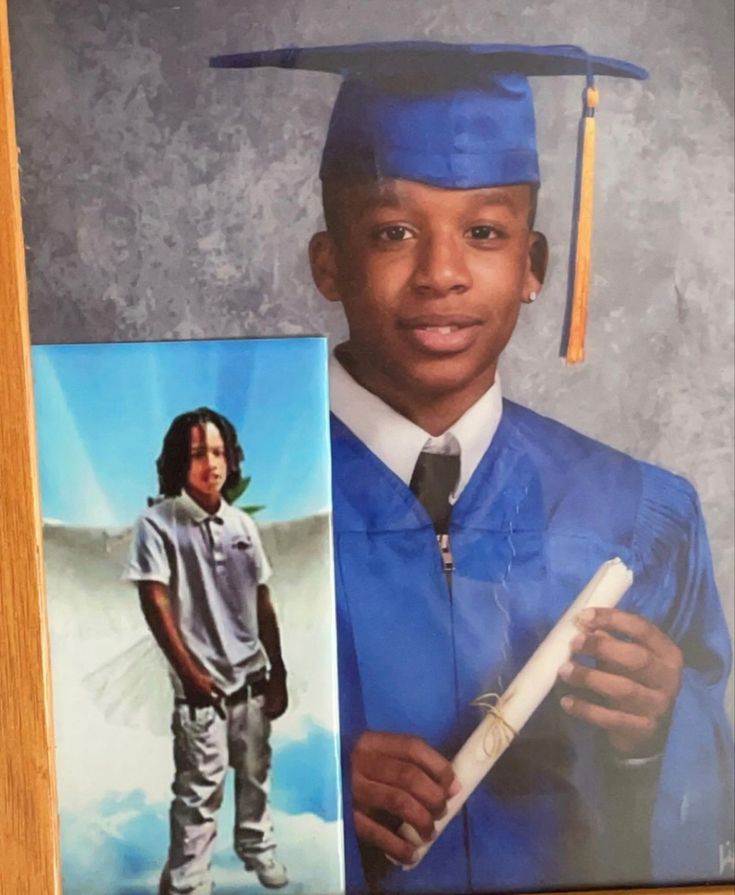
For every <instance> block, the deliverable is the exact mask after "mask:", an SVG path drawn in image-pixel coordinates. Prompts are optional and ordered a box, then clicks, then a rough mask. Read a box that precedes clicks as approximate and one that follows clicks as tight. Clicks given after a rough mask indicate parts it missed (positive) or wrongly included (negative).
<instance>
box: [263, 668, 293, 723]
mask: <svg viewBox="0 0 735 895" xmlns="http://www.w3.org/2000/svg"><path fill="white" fill-rule="evenodd" d="M287 708H288V690H287V689H286V675H285V673H282V672H273V671H271V675H270V677H269V678H268V682H267V683H266V685H265V702H264V704H263V714H264V715H265V716H266V718H268V719H269V720H270V721H275V720H276V718H280V717H281V715H282V714H283V713H284V712H285V711H286V709H287Z"/></svg>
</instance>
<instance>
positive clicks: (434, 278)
mask: <svg viewBox="0 0 735 895" xmlns="http://www.w3.org/2000/svg"><path fill="white" fill-rule="evenodd" d="M418 249H419V250H418V253H417V259H416V268H415V270H414V275H413V286H414V289H415V290H416V291H417V292H418V293H419V294H421V295H424V296H426V297H427V298H431V297H441V296H444V295H450V294H462V293H463V292H466V291H467V290H468V289H469V288H470V286H471V285H472V276H471V274H470V270H469V268H468V266H467V258H466V256H465V252H466V246H465V243H464V240H463V239H462V238H461V237H459V236H457V235H456V234H453V233H444V234H442V233H435V234H431V235H427V236H426V237H425V238H424V239H422V240H421V242H420V245H419V247H418Z"/></svg>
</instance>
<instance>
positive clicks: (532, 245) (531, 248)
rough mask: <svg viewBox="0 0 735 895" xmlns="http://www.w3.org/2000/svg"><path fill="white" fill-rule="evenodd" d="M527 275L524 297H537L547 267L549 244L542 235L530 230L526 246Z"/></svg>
mask: <svg viewBox="0 0 735 895" xmlns="http://www.w3.org/2000/svg"><path fill="white" fill-rule="evenodd" d="M528 260H529V265H528V273H527V274H526V295H529V294H530V293H531V292H533V293H535V294H536V295H538V293H539V292H540V291H541V287H542V286H543V285H544V280H545V279H546V268H547V267H548V266H549V243H548V242H547V240H546V237H545V236H544V234H543V233H541V232H539V231H538V230H532V231H531V235H530V238H529V245H528Z"/></svg>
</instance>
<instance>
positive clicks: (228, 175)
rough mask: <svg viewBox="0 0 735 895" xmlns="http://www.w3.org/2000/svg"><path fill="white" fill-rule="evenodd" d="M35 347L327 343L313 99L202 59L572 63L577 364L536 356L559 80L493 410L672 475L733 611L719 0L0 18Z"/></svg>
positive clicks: (84, 4) (341, 5)
mask: <svg viewBox="0 0 735 895" xmlns="http://www.w3.org/2000/svg"><path fill="white" fill-rule="evenodd" d="M9 5H10V21H11V36H12V49H13V69H14V77H15V91H16V107H17V126H18V133H19V140H20V146H21V151H22V154H21V163H22V186H23V197H24V223H25V231H26V242H27V244H28V268H29V275H30V296H31V319H32V328H33V336H34V339H35V341H53V342H56V341H86V340H107V339H110V340H126V339H158V338H171V337H180V338H186V337H219V336H249V335H256V334H265V333H284V334H291V333H303V332H315V331H327V332H329V333H330V334H332V335H334V336H339V335H340V334H341V333H342V322H341V319H340V314H339V311H338V309H334V308H332V307H329V306H327V304H326V302H324V301H322V300H321V299H320V298H319V297H318V295H317V294H316V292H315V289H314V288H313V286H312V284H311V281H310V276H309V272H308V268H307V259H306V244H307V240H308V238H309V236H310V234H311V233H312V231H313V230H314V229H315V227H316V226H317V224H318V223H319V221H320V206H319V194H318V184H317V179H316V176H315V172H316V169H317V164H318V158H319V153H320V147H321V143H322V139H323V132H324V127H325V124H326V122H327V119H328V115H329V110H330V104H331V100H332V99H333V97H334V95H335V92H336V88H337V83H336V81H335V79H334V78H333V77H331V76H329V75H323V74H306V73H294V72H284V71H274V70H260V71H252V72H247V73H245V72H226V71H224V72H223V71H219V72H214V71H210V70H208V69H207V57H208V56H209V55H211V54H214V53H218V52H232V51H237V50H250V49H265V48H270V47H274V46H280V45H283V44H289V43H293V44H299V43H302V42H303V43H311V44H315V43H317V44H318V43H332V42H334V43H336V42H343V41H361V40H376V39H386V38H391V39H395V38H399V37H406V38H426V37H428V38H433V39H442V40H455V41H516V42H534V43H578V44H582V45H583V46H586V47H587V48H588V49H590V50H593V51H594V52H596V53H600V54H605V55H612V56H621V57H624V58H627V59H630V60H632V61H635V62H638V63H640V64H643V65H646V66H648V67H649V68H650V69H651V75H652V76H651V80H650V81H648V82H646V83H645V84H638V83H631V82H619V81H611V80H607V79H600V86H601V103H600V108H599V111H598V127H599V135H600V136H599V164H598V179H597V183H598V193H597V206H596V233H595V243H594V256H593V262H594V280H593V305H592V319H591V331H590V336H589V362H588V363H587V364H586V365H585V366H583V367H582V368H581V369H566V368H564V367H563V365H562V364H561V362H560V361H559V360H558V358H557V356H556V351H557V346H558V338H559V328H560V322H561V319H562V312H563V304H564V287H565V266H566V254H567V239H568V233H569V222H570V205H571V190H570V185H571V182H572V176H573V157H574V146H575V129H576V124H577V117H578V110H579V94H580V89H581V85H580V83H579V82H578V81H577V80H576V79H557V80H556V82H555V83H548V82H542V83H539V82H537V85H536V86H537V90H536V95H537V110H538V124H539V139H540V145H541V147H542V165H543V170H542V174H543V177H544V186H543V188H542V198H541V205H540V227H541V229H543V230H545V232H546V233H547V234H548V236H549V238H550V241H551V246H552V251H553V259H554V260H553V263H552V267H551V275H550V279H549V281H548V285H547V288H546V289H545V291H544V293H543V296H542V299H541V300H540V301H539V302H537V303H536V305H534V306H533V307H531V308H528V309H526V310H525V311H524V315H523V319H522V321H521V324H520V327H519V331H518V332H517V334H516V336H515V339H514V342H513V345H512V347H511V348H510V349H509V351H508V353H507V357H506V361H505V364H504V367H503V373H504V383H505V390H506V392H507V393H509V394H510V395H511V396H513V397H515V398H516V399H518V400H520V401H522V402H524V403H526V404H529V405H531V406H532V407H534V408H537V409H539V410H541V411H544V412H548V413H549V414H552V415H553V416H555V417H557V418H558V419H561V420H563V421H565V422H568V423H570V424H571V425H573V426H575V427H576V428H578V429H581V430H582V431H584V432H587V433H589V434H592V435H594V436H596V437H598V438H600V439H602V440H603V441H606V442H609V443H611V444H614V445H616V446H617V447H619V448H622V449H623V450H626V451H629V452H631V453H633V454H635V455H637V456H639V457H642V458H645V459H648V460H651V461H653V462H656V463H660V464H662V465H664V466H667V467H669V468H670V469H673V470H675V471H677V472H681V473H683V474H685V475H687V476H688V477H689V478H691V479H692V480H693V481H694V482H695V484H696V485H697V487H698V489H699V492H700V494H701V496H702V499H703V502H704V506H705V511H706V516H707V520H708V524H709V528H710V532H711V538H712V546H713V552H714V555H715V562H716V566H717V574H718V578H719V581H720V584H721V587H722V592H723V595H724V598H725V602H726V604H727V606H728V612H729V615H730V619H731V620H732V593H733V540H732V538H733V516H732V493H733V458H732V442H733V427H732V403H731V402H732V385H733V353H732V348H733V346H732V335H733V300H732V299H733V255H732V244H733V164H732V147H733V3H732V0H608V2H607V3H605V4H602V3H598V4H593V3H591V2H589V0H555V2H548V0H535V2H522V0H454V2H439V0H392V2H386V0H166V2H164V0H127V2H123V0H114V2H113V0H110V2H106V3H103V2H99V3H94V2H91V0H63V2H62V0H10V4H9Z"/></svg>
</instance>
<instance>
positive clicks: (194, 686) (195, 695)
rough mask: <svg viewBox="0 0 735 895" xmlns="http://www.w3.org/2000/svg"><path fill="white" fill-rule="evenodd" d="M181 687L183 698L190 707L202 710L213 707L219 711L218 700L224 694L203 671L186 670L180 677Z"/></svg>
mask: <svg viewBox="0 0 735 895" xmlns="http://www.w3.org/2000/svg"><path fill="white" fill-rule="evenodd" d="M181 686H182V687H183V688H184V696H185V697H186V701H187V703H188V704H189V705H190V706H193V707H194V708H203V707H204V706H207V705H213V706H214V707H215V708H217V709H221V706H220V700H221V699H222V698H223V697H224V695H225V694H224V693H223V692H222V690H220V688H219V687H218V686H217V684H215V682H214V680H213V679H212V677H211V675H210V674H208V673H207V672H206V671H204V669H202V668H196V667H192V668H190V669H188V670H187V672H186V674H182V675H181Z"/></svg>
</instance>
